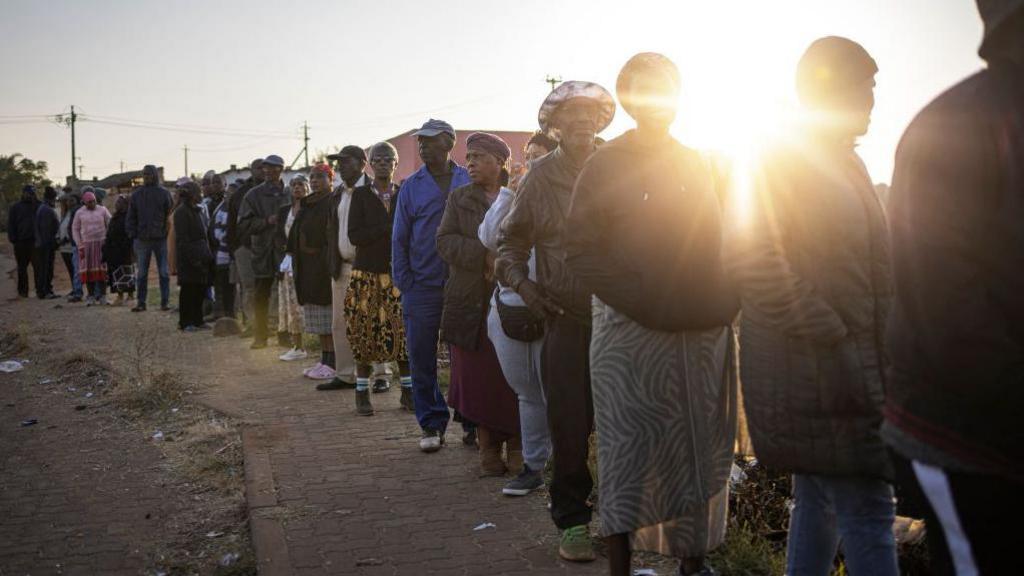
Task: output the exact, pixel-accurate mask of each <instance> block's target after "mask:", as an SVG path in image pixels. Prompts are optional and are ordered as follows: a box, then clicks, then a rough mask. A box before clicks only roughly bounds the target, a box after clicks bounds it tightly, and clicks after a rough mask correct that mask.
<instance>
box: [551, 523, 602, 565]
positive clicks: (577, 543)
mask: <svg viewBox="0 0 1024 576" xmlns="http://www.w3.org/2000/svg"><path fill="white" fill-rule="evenodd" d="M558 555H559V556H561V557H562V559H563V560H568V561H570V562H593V561H594V541H593V540H592V539H591V538H590V530H589V528H588V527H587V525H586V524H580V525H579V526H573V527H572V528H567V529H565V530H562V541H561V542H559V544H558Z"/></svg>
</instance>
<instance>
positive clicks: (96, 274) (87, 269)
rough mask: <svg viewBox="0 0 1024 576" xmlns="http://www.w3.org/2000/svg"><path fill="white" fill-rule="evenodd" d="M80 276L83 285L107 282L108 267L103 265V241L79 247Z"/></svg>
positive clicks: (85, 243)
mask: <svg viewBox="0 0 1024 576" xmlns="http://www.w3.org/2000/svg"><path fill="white" fill-rule="evenodd" d="M78 274H79V276H80V277H81V278H82V283H83V284H87V283H89V282H106V281H107V265H106V264H104V263H103V241H102V240H93V241H92V242H83V243H82V245H81V246H79V247H78Z"/></svg>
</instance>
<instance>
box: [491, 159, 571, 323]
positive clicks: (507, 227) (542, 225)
mask: <svg viewBox="0 0 1024 576" xmlns="http://www.w3.org/2000/svg"><path fill="white" fill-rule="evenodd" d="M582 169H583V164H582V163H580V164H576V163H575V162H573V160H572V158H570V157H569V155H567V154H566V153H565V152H564V151H563V150H562V149H561V148H557V149H555V151H554V152H551V153H550V154H548V155H546V156H544V157H542V158H540V159H539V160H537V161H536V162H535V163H534V165H533V167H532V168H530V171H529V172H528V173H527V174H526V176H524V177H523V180H522V182H521V183H520V185H519V190H518V191H517V192H516V197H515V200H514V201H513V202H512V209H511V210H510V211H509V214H508V216H507V217H506V218H505V221H504V222H503V223H502V225H501V233H500V234H499V236H498V259H497V275H498V278H499V279H501V281H502V282H503V283H504V284H506V285H508V286H510V287H512V288H513V289H515V288H517V287H518V286H519V284H520V283H521V282H522V281H523V280H525V279H527V278H528V276H529V273H530V268H529V261H530V251H531V250H532V249H534V248H536V251H537V284H538V285H539V286H540V287H541V288H542V289H543V290H544V291H545V292H546V294H547V296H548V297H549V298H551V299H553V300H555V301H556V302H557V303H558V304H559V305H560V306H561V307H562V308H563V309H564V310H565V313H566V314H567V315H568V316H570V317H571V318H573V319H574V320H576V321H577V322H580V323H583V324H585V325H588V326H589V325H590V316H591V314H590V293H589V292H587V291H586V290H585V289H584V288H583V287H582V286H581V285H580V283H579V282H578V281H577V280H576V279H575V278H574V277H573V276H572V274H570V273H569V270H568V268H566V265H565V246H566V233H567V230H566V226H565V222H566V218H567V216H568V214H569V203H570V201H571V199H572V190H573V185H574V184H575V183H576V177H577V176H578V175H579V173H580V171H581V170H582Z"/></svg>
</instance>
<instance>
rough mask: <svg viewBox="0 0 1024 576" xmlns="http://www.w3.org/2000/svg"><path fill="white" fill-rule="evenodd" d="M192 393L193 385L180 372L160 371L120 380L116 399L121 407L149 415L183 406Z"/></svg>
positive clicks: (115, 392)
mask: <svg viewBox="0 0 1024 576" xmlns="http://www.w3.org/2000/svg"><path fill="white" fill-rule="evenodd" d="M191 394H192V387H191V386H189V385H188V384H187V383H185V382H184V381H183V380H182V378H181V376H180V375H179V374H176V373H173V372H167V371H159V372H155V373H153V374H150V375H148V376H147V377H145V378H132V379H130V380H128V381H122V382H120V383H119V385H118V386H117V387H116V388H115V389H114V400H115V402H117V404H118V405H119V406H120V407H121V408H124V409H126V410H130V411H132V412H135V413H137V414H139V415H141V416H149V415H152V414H154V413H159V412H165V411H169V410H171V409H173V408H177V407H179V406H181V405H182V403H184V402H185V401H186V399H187V398H188V396H189V395H191Z"/></svg>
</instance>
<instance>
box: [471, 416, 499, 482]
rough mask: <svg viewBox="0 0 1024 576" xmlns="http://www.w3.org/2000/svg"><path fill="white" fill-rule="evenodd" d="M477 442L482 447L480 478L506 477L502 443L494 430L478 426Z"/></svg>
mask: <svg viewBox="0 0 1024 576" xmlns="http://www.w3.org/2000/svg"><path fill="white" fill-rule="evenodd" d="M476 441H477V443H478V444H479V445H480V476H481V477H485V476H504V475H505V472H506V470H505V463H504V462H502V461H501V442H499V441H498V435H497V434H495V433H494V431H493V430H488V429H487V428H484V427H483V426H477V429H476Z"/></svg>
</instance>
